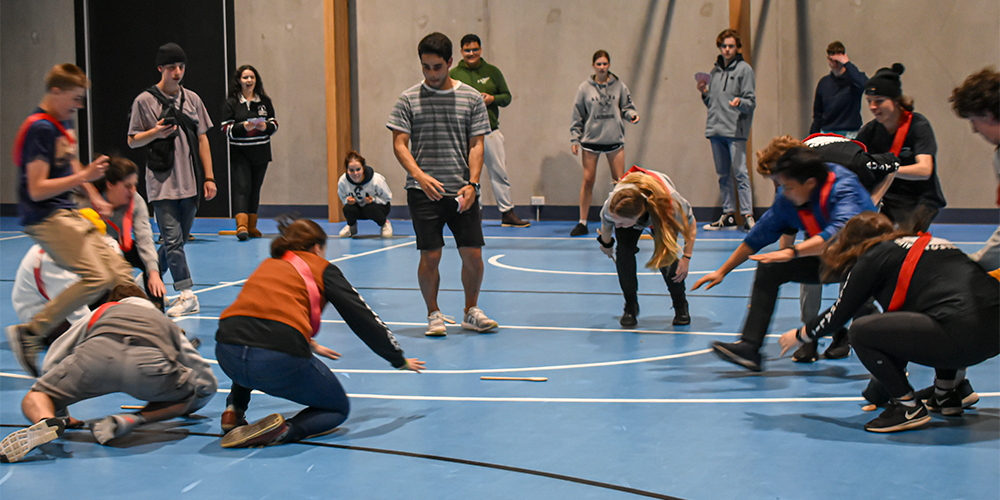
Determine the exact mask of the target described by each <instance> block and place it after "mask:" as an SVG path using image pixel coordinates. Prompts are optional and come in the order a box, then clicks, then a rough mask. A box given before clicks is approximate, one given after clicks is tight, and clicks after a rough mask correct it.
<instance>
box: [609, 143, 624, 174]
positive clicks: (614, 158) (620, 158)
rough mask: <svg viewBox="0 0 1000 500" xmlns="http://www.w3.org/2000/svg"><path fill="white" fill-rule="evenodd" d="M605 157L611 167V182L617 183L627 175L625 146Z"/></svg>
mask: <svg viewBox="0 0 1000 500" xmlns="http://www.w3.org/2000/svg"><path fill="white" fill-rule="evenodd" d="M605 156H606V157H607V158H608V166H610V167H611V180H613V181H617V180H618V179H621V178H622V176H624V175H625V146H622V147H620V148H618V150H617V151H612V152H610V153H608V154H606V155H605Z"/></svg>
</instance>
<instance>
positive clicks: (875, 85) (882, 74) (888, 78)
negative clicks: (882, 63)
mask: <svg viewBox="0 0 1000 500" xmlns="http://www.w3.org/2000/svg"><path fill="white" fill-rule="evenodd" d="M905 70H906V68H904V67H903V65H902V64H899V63H895V64H893V65H892V68H882V69H880V70H878V71H876V72H875V76H873V77H871V78H869V79H868V83H866V84H865V95H880V96H885V97H888V98H890V99H895V98H897V97H902V96H903V82H901V81H899V75H902V74H903V71H905Z"/></svg>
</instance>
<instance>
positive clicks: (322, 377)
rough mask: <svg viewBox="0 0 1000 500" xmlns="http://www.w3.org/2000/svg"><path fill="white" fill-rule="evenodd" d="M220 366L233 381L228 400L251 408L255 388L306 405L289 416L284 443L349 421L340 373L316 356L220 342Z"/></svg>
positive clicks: (348, 410)
mask: <svg viewBox="0 0 1000 500" xmlns="http://www.w3.org/2000/svg"><path fill="white" fill-rule="evenodd" d="M215 356H216V358H217V359H218V360H219V367H221V368H222V371H223V372H225V373H226V375H228V376H229V378H230V379H232V381H233V387H232V390H231V391H230V393H229V397H227V398H226V404H227V405H231V406H233V407H234V408H235V409H236V410H238V411H239V410H242V411H246V409H247V407H248V406H249V405H250V391H252V390H254V389H256V390H258V391H261V392H264V393H267V394H270V395H271V396H274V397H278V398H282V399H287V400H289V401H294V402H296V403H298V404H301V405H305V406H306V409H304V410H302V411H300V412H299V413H298V414H297V415H295V416H294V417H292V418H290V419H288V426H289V432H288V437H287V438H286V440H285V442H295V441H299V440H302V439H305V438H307V437H309V436H312V435H315V434H320V433H322V432H326V431H329V430H330V429H334V428H336V427H337V426H338V425H340V424H342V423H344V421H345V420H347V414H348V413H349V412H350V409H351V404H350V400H349V399H348V398H347V393H345V392H344V388H343V387H341V386H340V382H339V381H337V377H336V376H335V375H334V374H333V372H331V371H330V369H329V368H327V366H326V365H324V364H323V363H322V362H321V361H320V360H319V358H317V357H316V356H310V357H308V358H299V357H295V356H292V355H290V354H285V353H283V352H278V351H272V350H270V349H261V348H257V347H248V346H242V345H234V344H223V343H221V342H220V343H218V344H216V346H215Z"/></svg>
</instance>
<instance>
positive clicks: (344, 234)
mask: <svg viewBox="0 0 1000 500" xmlns="http://www.w3.org/2000/svg"><path fill="white" fill-rule="evenodd" d="M355 234H358V225H357V223H355V224H354V225H353V226H344V228H343V229H341V230H340V234H338V236H340V237H341V238H353V237H354V235H355Z"/></svg>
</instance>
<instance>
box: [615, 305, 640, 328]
mask: <svg viewBox="0 0 1000 500" xmlns="http://www.w3.org/2000/svg"><path fill="white" fill-rule="evenodd" d="M638 315H639V304H635V305H629V304H625V310H624V312H622V319H621V321H619V322H618V324H620V325H622V326H624V327H626V328H632V327H633V326H635V325H638V324H639V320H637V319H636V316H638Z"/></svg>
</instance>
